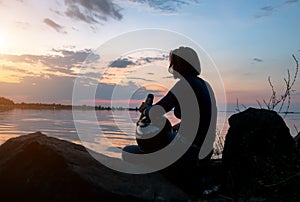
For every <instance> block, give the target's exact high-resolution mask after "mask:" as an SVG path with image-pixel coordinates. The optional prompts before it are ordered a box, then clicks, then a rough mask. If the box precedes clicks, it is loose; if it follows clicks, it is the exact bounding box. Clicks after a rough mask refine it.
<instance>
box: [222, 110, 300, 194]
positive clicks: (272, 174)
mask: <svg viewBox="0 0 300 202" xmlns="http://www.w3.org/2000/svg"><path fill="white" fill-rule="evenodd" d="M229 125H230V128H229V130H228V133H227V136H226V140H225V146H224V151H223V159H222V161H223V165H224V168H225V172H226V176H227V182H226V183H227V185H226V186H227V189H228V190H229V191H230V192H232V193H233V194H239V195H244V196H247V197H253V195H264V196H265V194H267V193H270V192H271V191H274V190H277V192H279V190H280V189H279V186H281V183H282V182H283V181H284V180H286V179H288V178H289V177H291V176H293V175H295V174H296V173H297V172H299V166H298V163H299V158H298V155H297V150H296V144H295V141H294V139H293V137H292V136H291V134H290V131H289V128H288V127H287V126H286V124H285V122H284V120H283V119H282V117H281V116H280V115H278V114H277V113H276V112H275V111H271V110H266V109H254V108H249V109H247V110H245V111H243V112H241V113H238V114H234V115H232V116H231V117H230V118H229ZM298 181H299V179H298ZM289 193H290V192H289ZM298 195H299V194H298ZM270 196H272V195H270ZM265 197H269V196H265ZM274 197H275V195H274ZM298 197H299V196H298ZM270 198H272V197H270ZM276 199H278V198H276ZM298 199H299V198H298Z"/></svg>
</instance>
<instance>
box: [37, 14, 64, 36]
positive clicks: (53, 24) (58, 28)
mask: <svg viewBox="0 0 300 202" xmlns="http://www.w3.org/2000/svg"><path fill="white" fill-rule="evenodd" d="M43 22H44V23H45V24H46V25H48V26H50V27H52V28H53V29H55V30H56V31H57V32H59V33H63V34H67V32H66V31H64V27H63V26H61V25H59V24H57V23H56V22H54V21H53V20H51V19H49V18H45V19H44V20H43Z"/></svg>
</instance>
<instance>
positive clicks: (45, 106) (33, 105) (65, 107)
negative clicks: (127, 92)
mask: <svg viewBox="0 0 300 202" xmlns="http://www.w3.org/2000/svg"><path fill="white" fill-rule="evenodd" d="M11 109H39V110H73V109H75V110H106V111H115V110H118V111H138V108H137V107H136V108H124V107H107V106H100V105H99V106H87V105H82V106H73V105H62V104H43V103H16V104H11V105H0V110H11Z"/></svg>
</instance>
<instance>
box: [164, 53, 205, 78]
mask: <svg viewBox="0 0 300 202" xmlns="http://www.w3.org/2000/svg"><path fill="white" fill-rule="evenodd" d="M169 59H170V66H169V72H170V73H172V74H174V76H175V77H178V76H176V75H175V74H179V75H181V76H198V75H200V73H201V65H200V60H199V58H198V55H197V53H196V51H194V50H193V49H192V48H189V47H179V48H177V49H175V50H172V51H171V52H170V55H169Z"/></svg>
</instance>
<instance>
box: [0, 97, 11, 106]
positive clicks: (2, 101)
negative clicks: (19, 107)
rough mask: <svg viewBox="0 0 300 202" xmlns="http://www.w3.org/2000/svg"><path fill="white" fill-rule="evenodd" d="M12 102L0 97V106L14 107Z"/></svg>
mask: <svg viewBox="0 0 300 202" xmlns="http://www.w3.org/2000/svg"><path fill="white" fill-rule="evenodd" d="M14 104H15V103H14V101H12V100H10V99H8V98H5V97H0V105H14Z"/></svg>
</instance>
